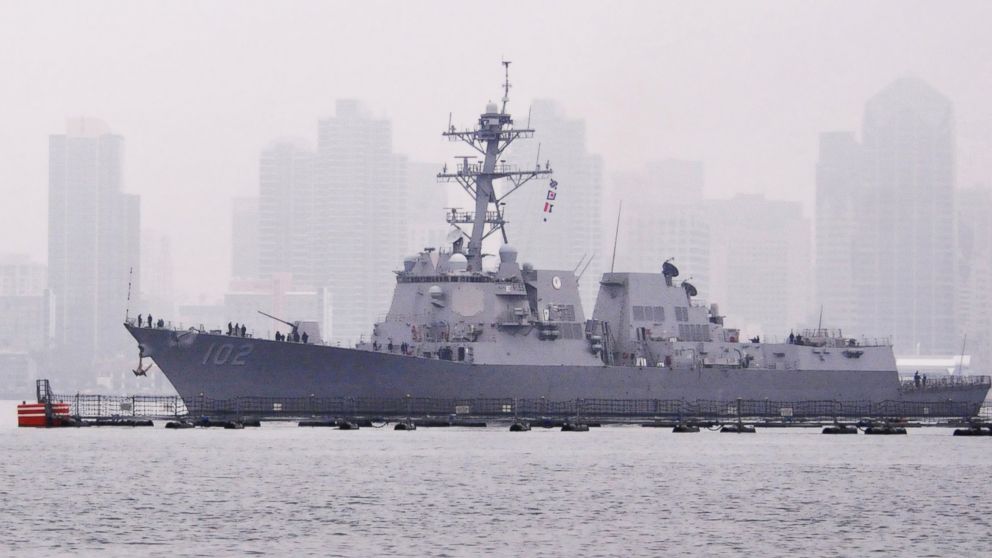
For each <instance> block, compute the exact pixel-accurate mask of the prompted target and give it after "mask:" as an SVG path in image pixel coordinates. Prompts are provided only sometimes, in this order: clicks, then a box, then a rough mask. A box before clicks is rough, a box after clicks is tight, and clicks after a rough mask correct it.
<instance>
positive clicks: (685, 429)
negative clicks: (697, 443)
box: [672, 424, 699, 434]
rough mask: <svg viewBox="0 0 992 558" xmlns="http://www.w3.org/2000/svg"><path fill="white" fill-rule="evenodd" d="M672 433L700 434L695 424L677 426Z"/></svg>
mask: <svg viewBox="0 0 992 558" xmlns="http://www.w3.org/2000/svg"><path fill="white" fill-rule="evenodd" d="M672 432H676V433H680V434H691V433H694V432H699V427H698V426H696V425H695V424H676V425H675V426H673V427H672Z"/></svg>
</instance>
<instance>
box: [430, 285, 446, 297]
mask: <svg viewBox="0 0 992 558" xmlns="http://www.w3.org/2000/svg"><path fill="white" fill-rule="evenodd" d="M428 292H429V293H430V295H431V298H433V299H438V298H443V297H444V291H442V290H441V287H440V286H438V285H433V286H431V288H430V289H429V290H428Z"/></svg>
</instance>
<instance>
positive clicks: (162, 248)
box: [140, 229, 175, 316]
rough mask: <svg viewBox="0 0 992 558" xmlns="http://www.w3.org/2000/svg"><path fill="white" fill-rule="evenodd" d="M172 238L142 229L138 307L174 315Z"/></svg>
mask: <svg viewBox="0 0 992 558" xmlns="http://www.w3.org/2000/svg"><path fill="white" fill-rule="evenodd" d="M172 275H173V263H172V240H171V239H170V238H169V236H168V235H166V234H163V233H161V232H158V231H154V230H149V229H145V230H143V231H141V282H140V284H141V307H142V309H144V310H145V311H146V312H154V313H155V314H157V315H160V316H173V315H175V285H174V283H173V276H172Z"/></svg>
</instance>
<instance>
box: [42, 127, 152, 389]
mask: <svg viewBox="0 0 992 558" xmlns="http://www.w3.org/2000/svg"><path fill="white" fill-rule="evenodd" d="M67 128H68V129H67V131H66V133H65V134H59V135H52V136H50V138H49V189H48V191H49V200H48V204H49V212H48V234H49V237H48V272H49V275H48V277H49V280H48V283H49V288H50V289H51V290H52V292H53V295H54V297H55V305H56V313H55V343H56V347H55V348H56V350H57V352H58V354H59V356H60V357H61V358H62V359H65V362H71V363H72V364H73V366H72V368H71V369H72V370H75V371H79V373H85V372H84V370H85V369H86V368H87V367H89V366H92V365H93V364H94V361H95V360H99V359H102V358H106V357H110V356H113V355H114V354H115V353H117V352H119V351H122V350H124V349H126V348H131V347H132V346H133V345H132V344H131V343H129V341H128V336H127V332H126V331H124V329H123V328H122V327H121V323H122V321H123V319H124V309H125V305H126V303H127V295H128V280H129V277H128V274H129V269H131V268H132V267H133V268H134V273H133V282H134V283H135V284H134V285H133V286H132V291H133V292H134V293H139V292H140V288H138V285H137V283H138V278H139V277H140V273H139V272H138V264H139V261H138V255H139V242H140V233H139V230H140V208H139V198H138V196H135V195H130V194H125V193H123V191H122V190H123V187H122V177H121V171H122V165H123V156H124V154H123V149H124V138H123V137H121V136H119V135H116V134H112V133H111V132H110V130H109V128H108V127H107V125H106V124H104V123H103V122H101V121H98V120H87V119H78V120H70V121H69V123H68V127H67Z"/></svg>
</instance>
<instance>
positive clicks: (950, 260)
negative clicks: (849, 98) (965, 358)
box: [855, 78, 957, 354]
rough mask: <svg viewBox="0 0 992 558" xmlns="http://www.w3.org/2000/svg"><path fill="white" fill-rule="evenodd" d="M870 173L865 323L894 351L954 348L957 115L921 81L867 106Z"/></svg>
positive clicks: (897, 85)
mask: <svg viewBox="0 0 992 558" xmlns="http://www.w3.org/2000/svg"><path fill="white" fill-rule="evenodd" d="M862 141H863V144H864V150H865V158H866V161H867V164H868V170H867V182H866V184H867V199H866V200H865V202H864V209H865V214H863V215H862V217H861V219H860V222H861V223H862V224H863V225H864V226H863V227H862V228H861V230H862V236H861V238H860V239H858V241H859V243H863V245H864V247H865V248H867V249H866V250H864V251H861V252H860V254H861V256H862V257H861V258H859V260H858V262H857V269H856V270H855V273H857V274H861V275H864V276H865V277H866V279H867V283H866V285H865V286H866V288H865V290H864V292H863V293H861V294H862V296H861V297H860V306H861V308H862V309H864V310H865V311H866V316H865V320H864V326H865V328H866V329H867V330H868V332H870V333H872V334H877V335H885V334H887V333H891V334H892V335H893V342H894V344H895V346H896V351H897V352H900V353H903V354H906V353H917V352H919V353H922V354H927V353H937V352H949V351H953V350H954V347H955V346H956V345H957V343H955V340H954V337H955V330H954V303H953V288H954V213H953V212H954V116H953V111H952V107H951V103H950V101H949V100H948V99H947V98H946V97H944V96H943V95H941V94H940V93H938V92H937V91H936V90H934V89H933V88H932V87H930V86H929V85H927V84H926V83H924V82H923V81H921V80H918V79H913V78H903V79H899V80H897V81H895V82H893V83H892V84H890V85H889V86H888V87H886V88H885V89H883V90H882V91H881V92H880V93H878V94H877V95H875V96H874V97H873V98H872V99H871V100H869V101H868V104H867V106H866V108H865V116H864V132H863V140H862Z"/></svg>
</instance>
